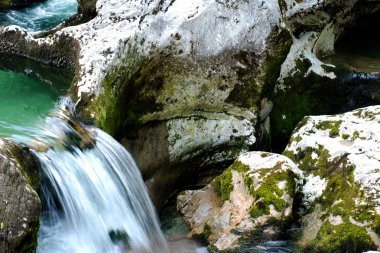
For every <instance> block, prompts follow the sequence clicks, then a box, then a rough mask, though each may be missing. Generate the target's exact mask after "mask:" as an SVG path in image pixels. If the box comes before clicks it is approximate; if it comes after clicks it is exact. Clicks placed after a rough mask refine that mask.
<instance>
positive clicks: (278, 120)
mask: <svg viewBox="0 0 380 253" xmlns="http://www.w3.org/2000/svg"><path fill="white" fill-rule="evenodd" d="M281 2H282V13H283V17H284V19H283V21H284V26H285V27H286V28H287V29H289V30H290V31H291V34H292V37H293V44H292V46H291V47H290V51H289V53H288V54H287V56H286V59H285V60H284V62H283V64H282V65H281V70H280V73H279V76H278V79H277V80H276V81H275V83H273V86H274V92H273V91H272V90H271V92H272V93H271V94H268V95H267V96H268V97H269V99H270V100H271V101H273V103H274V106H273V113H272V114H271V126H272V137H273V140H274V142H275V143H274V146H279V147H280V148H278V149H276V151H278V152H282V150H283V148H284V147H285V146H286V144H287V142H288V140H289V136H290V135H291V133H292V131H293V129H294V127H295V126H296V124H297V123H298V122H299V121H300V120H301V119H302V118H303V117H304V116H306V115H321V114H322V115H323V114H336V113H342V112H346V111H349V110H353V109H356V108H359V107H364V106H368V105H374V104H378V103H379V101H380V98H379V97H378V96H377V95H376V94H377V92H372V90H373V86H374V85H373V83H370V82H369V81H368V80H348V79H351V78H348V77H349V76H350V74H351V73H350V72H352V69H350V68H348V67H345V66H339V65H333V64H331V63H330V64H329V63H327V62H325V60H324V59H323V58H324V57H326V56H329V55H332V54H334V51H335V44H336V42H337V40H338V39H339V38H341V36H342V35H343V34H344V32H345V30H346V28H347V27H349V26H350V25H352V24H353V23H356V22H357V21H358V20H361V19H365V18H366V16H369V15H371V14H373V13H375V12H376V11H378V10H379V9H380V3H379V2H378V1H357V0H345V1H341V0H338V1H336V0H334V1H331V0H323V1H315V0H307V1H297V2H298V4H295V3H294V2H295V1H292V0H290V1H288V0H285V1H281ZM352 76H354V75H352ZM352 79H355V78H352ZM351 81H352V82H351ZM359 85H360V86H361V89H357V87H358V86H359ZM363 89H365V90H366V91H365V92H362V90H363ZM375 89H376V88H375ZM377 89H378V88H377ZM367 94H370V95H367Z"/></svg>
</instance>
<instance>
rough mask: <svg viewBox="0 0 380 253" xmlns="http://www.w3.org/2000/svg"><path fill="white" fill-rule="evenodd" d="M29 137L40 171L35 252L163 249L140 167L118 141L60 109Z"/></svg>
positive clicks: (79, 252)
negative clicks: (39, 218) (39, 215)
mask: <svg viewBox="0 0 380 253" xmlns="http://www.w3.org/2000/svg"><path fill="white" fill-rule="evenodd" d="M28 138H30V139H29V140H25V138H23V141H24V142H26V143H28V144H29V145H31V146H32V147H34V148H35V150H39V151H40V152H36V153H35V154H36V156H37V157H38V159H39V160H40V162H41V164H42V168H43V174H44V179H43V181H42V186H41V195H42V198H43V201H42V202H43V204H44V205H43V214H42V227H41V229H40V235H39V242H38V252H39V253H50V252H54V253H96V252H99V253H111V252H112V253H113V252H115V253H116V252H124V251H125V252H127V251H132V252H167V246H166V241H165V238H164V236H163V234H162V232H161V230H160V226H159V223H158V219H157V217H156V214H155V210H154V207H153V205H152V203H151V201H150V199H149V196H148V192H147V190H146V187H145V184H144V182H143V180H142V177H141V175H140V172H139V170H138V168H137V166H136V164H135V162H134V161H133V159H132V158H131V156H130V155H129V154H128V153H127V151H126V150H125V149H124V148H123V147H122V146H121V145H120V144H119V143H118V142H117V141H115V140H114V139H113V138H112V137H110V136H109V135H107V134H106V133H104V132H103V131H101V130H99V129H97V128H95V127H85V126H82V125H81V124H80V123H78V122H77V121H75V120H73V119H72V118H71V117H70V113H69V111H67V110H62V109H58V110H56V111H55V112H54V113H53V114H52V115H51V116H49V117H48V118H46V120H45V122H44V123H43V124H41V125H40V126H38V127H35V128H34V129H33V130H31V131H30V132H29V133H28ZM16 139H17V137H16Z"/></svg>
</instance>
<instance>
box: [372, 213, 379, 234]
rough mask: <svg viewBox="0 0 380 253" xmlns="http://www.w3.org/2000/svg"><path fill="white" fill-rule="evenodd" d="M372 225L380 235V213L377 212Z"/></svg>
mask: <svg viewBox="0 0 380 253" xmlns="http://www.w3.org/2000/svg"><path fill="white" fill-rule="evenodd" d="M372 227H373V230H374V231H375V233H376V234H377V236H380V215H378V214H375V217H374V218H373V223H372Z"/></svg>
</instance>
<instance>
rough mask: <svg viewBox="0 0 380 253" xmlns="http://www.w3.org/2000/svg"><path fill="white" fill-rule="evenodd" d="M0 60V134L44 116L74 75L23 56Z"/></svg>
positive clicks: (14, 130) (15, 129) (7, 133)
mask: <svg viewBox="0 0 380 253" xmlns="http://www.w3.org/2000/svg"><path fill="white" fill-rule="evenodd" d="M0 62H1V63H0V135H1V136H10V135H12V134H14V133H19V131H20V130H17V129H22V128H25V127H31V126H33V125H34V124H35V123H36V122H37V121H39V120H41V119H42V118H43V117H44V116H46V115H47V114H48V113H49V111H51V110H52V109H53V108H54V106H55V104H56V102H57V101H58V99H59V97H60V96H62V95H64V94H65V92H66V91H67V89H68V87H69V85H70V83H71V80H72V77H73V75H72V73H70V72H69V71H66V70H58V69H54V68H50V67H47V66H43V65H40V64H37V63H35V62H32V61H28V60H25V59H22V58H17V59H16V58H14V57H12V59H10V58H7V57H6V56H0ZM21 131H22V130H21Z"/></svg>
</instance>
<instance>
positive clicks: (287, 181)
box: [177, 152, 299, 252]
mask: <svg viewBox="0 0 380 253" xmlns="http://www.w3.org/2000/svg"><path fill="white" fill-rule="evenodd" d="M297 174H299V170H298V168H297V167H296V166H295V164H294V163H293V162H292V161H291V160H289V159H288V158H287V157H284V156H281V155H277V154H271V153H266V152H250V153H246V154H243V155H240V156H239V158H238V159H237V160H236V162H235V163H234V164H233V165H231V167H229V168H228V169H227V170H226V171H225V172H224V173H223V174H222V175H220V176H219V177H217V178H216V179H214V180H213V181H212V182H211V183H210V184H209V185H208V186H206V187H205V188H203V189H201V190H195V191H185V192H183V193H181V194H180V195H179V196H178V197H177V208H178V210H179V211H180V213H181V214H182V215H183V218H184V220H185V222H186V223H187V224H188V226H189V227H190V229H191V232H190V236H192V237H203V238H204V239H206V240H207V241H208V242H209V243H210V247H211V249H214V250H217V251H228V252H230V251H229V250H235V251H236V252H239V250H242V249H243V247H244V241H246V240H247V239H248V238H249V240H252V241H254V240H255V238H256V237H258V238H262V237H265V238H266V239H269V238H276V237H278V236H279V235H280V234H281V233H283V232H284V231H285V228H286V227H287V226H288V225H289V222H290V221H292V207H293V198H294V195H295V192H296V187H297V181H298V176H297ZM235 251H234V252H235Z"/></svg>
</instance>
